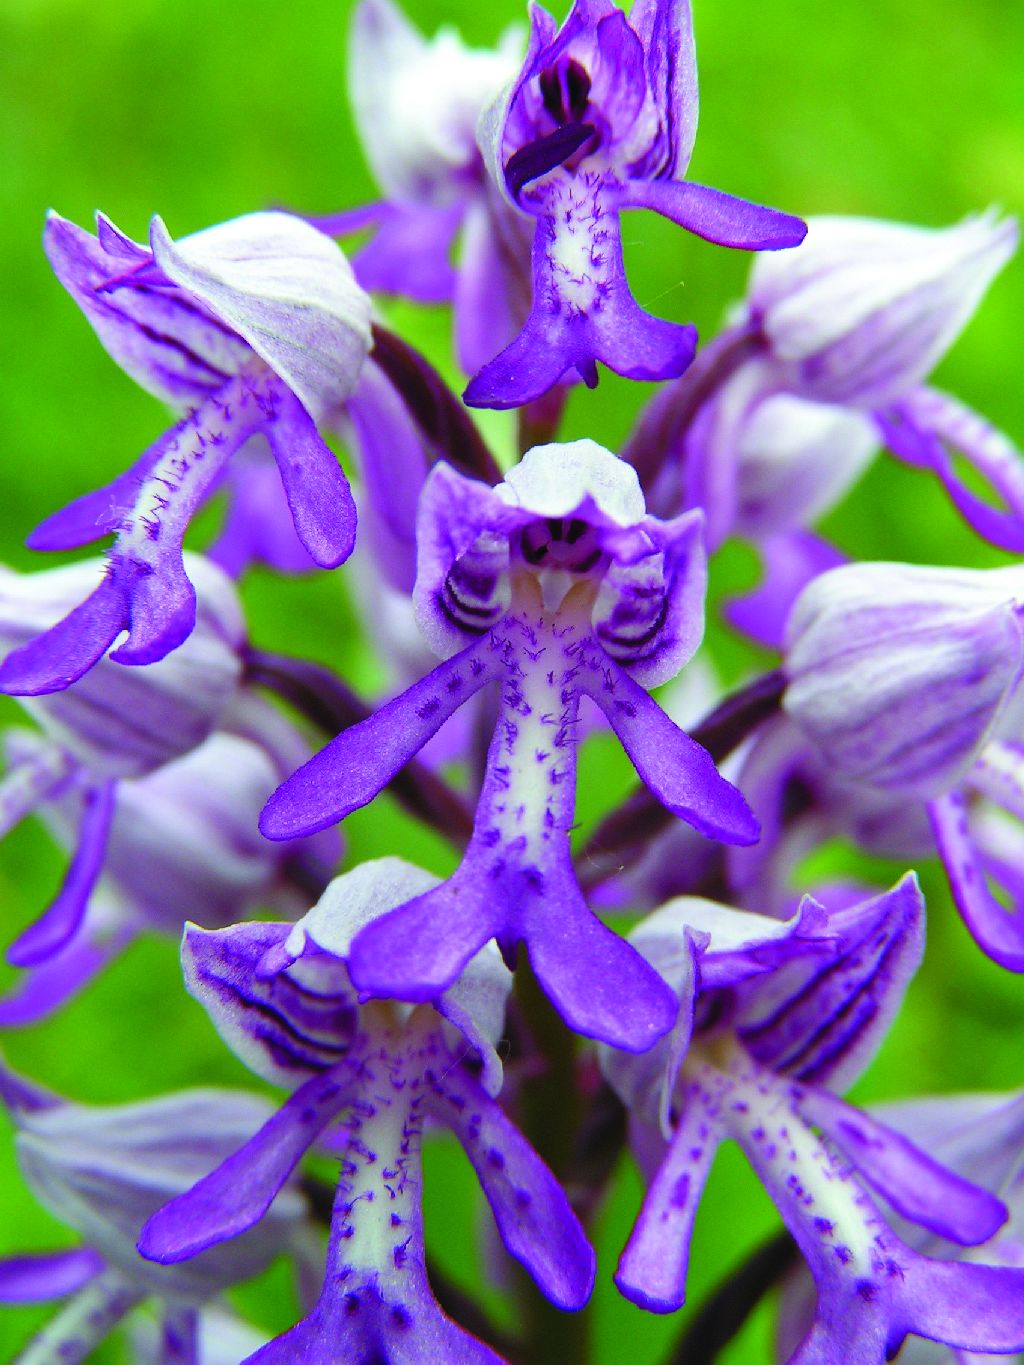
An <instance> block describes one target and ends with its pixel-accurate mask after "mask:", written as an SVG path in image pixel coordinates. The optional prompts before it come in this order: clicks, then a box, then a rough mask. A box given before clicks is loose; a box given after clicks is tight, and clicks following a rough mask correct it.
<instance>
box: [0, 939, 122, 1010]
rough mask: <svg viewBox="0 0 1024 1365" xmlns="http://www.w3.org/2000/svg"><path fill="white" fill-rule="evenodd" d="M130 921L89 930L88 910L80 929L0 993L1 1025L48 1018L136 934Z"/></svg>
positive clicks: (87, 982)
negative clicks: (62, 945) (114, 926)
mask: <svg viewBox="0 0 1024 1365" xmlns="http://www.w3.org/2000/svg"><path fill="white" fill-rule="evenodd" d="M135 933H136V930H135V929H134V928H132V927H130V926H129V925H126V924H124V925H120V926H118V927H116V928H111V929H109V930H108V929H107V928H106V927H105V926H104V927H101V928H100V929H98V930H97V932H96V933H95V934H92V933H90V929H89V919H88V914H87V916H86V923H85V926H84V928H83V930H82V932H81V933H80V934H78V935H76V936H75V937H74V938H73V939H71V940H70V942H68V943H66V944H65V946H64V947H63V948H61V949H58V951H57V952H55V953H54V954H53V956H52V957H50V958H47V960H46V961H45V962H42V963H40V965H39V966H38V967H33V968H32V969H31V970H30V971H28V972H26V973H25V975H24V976H23V977H21V979H20V980H18V981H17V982H16V983H15V985H14V986H13V987H12V988H11V989H10V990H9V991H7V993H6V994H4V995H2V996H0V1028H25V1027H27V1026H28V1025H30V1024H36V1023H38V1022H39V1021H40V1020H41V1019H46V1018H48V1017H49V1016H50V1015H51V1014H53V1013H54V1011H55V1010H58V1009H59V1008H60V1007H61V1005H63V1004H64V1003H65V1002H66V1001H68V1000H70V999H71V998H72V997H73V996H75V995H77V994H78V992H79V991H80V990H82V989H83V987H85V986H87V985H88V984H89V982H90V981H91V980H92V979H93V977H94V976H96V975H97V973H98V972H101V971H102V970H103V968H104V967H105V966H106V965H107V964H108V963H109V962H110V961H111V960H112V959H113V958H114V957H115V956H116V955H117V954H118V953H120V952H121V951H122V949H124V948H125V947H126V946H127V945H128V944H129V943H130V942H131V941H132V939H133V938H134V937H135Z"/></svg>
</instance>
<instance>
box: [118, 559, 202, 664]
mask: <svg viewBox="0 0 1024 1365" xmlns="http://www.w3.org/2000/svg"><path fill="white" fill-rule="evenodd" d="M159 560H160V563H159V568H157V569H155V570H154V571H153V572H146V571H145V569H146V568H148V566H144V565H142V564H139V563H137V562H135V561H132V560H126V561H122V560H120V559H118V558H117V557H116V556H112V557H111V561H110V571H111V577H112V578H117V579H120V580H124V579H127V580H128V583H129V585H130V586H129V587H128V588H127V590H126V596H128V597H129V598H130V602H131V608H130V610H131V624H130V626H129V629H128V638H127V640H125V642H124V643H123V644H121V645H118V647H117V648H116V649H112V650H111V651H110V657H111V660H112V661H113V662H114V663H116V664H153V663H158V662H159V661H160V660H161V659H163V658H166V656H167V655H168V654H170V653H171V651H172V650H175V649H177V648H178V646H179V645H182V644H184V642H185V641H186V640H187V639H188V637H189V636H190V635H191V634H192V631H193V630H194V629H195V624H196V590H195V588H194V587H193V585H192V582H191V580H190V578H189V577H188V575H187V574H186V572H185V561H184V558H183V556H182V552H181V548H180V546H177V545H168V546H166V547H165V550H164V552H163V553H162V554H161V555H160V556H159Z"/></svg>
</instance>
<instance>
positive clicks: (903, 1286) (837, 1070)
mask: <svg viewBox="0 0 1024 1365" xmlns="http://www.w3.org/2000/svg"><path fill="white" fill-rule="evenodd" d="M715 912H716V913H715V914H713V915H712V914H709V913H708V912H707V909H706V906H704V905H702V903H701V902H688V901H687V900H686V899H685V898H683V899H681V900H679V901H677V902H673V903H670V904H669V905H668V906H666V907H664V908H663V910H662V911H660V912H657V913H656V914H655V915H654V916H652V917H651V919H650V920H649V921H647V922H645V923H644V924H643V925H641V926H640V927H638V929H637V930H636V931H635V935H634V939H635V941H636V942H637V944H638V946H639V947H640V949H641V951H643V952H645V953H646V954H647V955H648V956H649V958H650V959H651V960H652V961H654V962H656V963H659V964H661V963H664V964H665V968H666V971H667V973H668V975H669V977H670V978H672V979H673V980H674V981H675V984H676V989H677V992H678V994H679V997H680V1001H681V1008H680V1023H679V1025H678V1026H677V1029H676V1031H675V1035H674V1036H673V1038H672V1039H671V1040H668V1041H667V1042H666V1043H662V1044H660V1045H659V1049H660V1051H661V1053H662V1058H661V1061H662V1066H661V1068H660V1074H659V1070H658V1069H655V1070H654V1079H655V1080H656V1082H657V1083H656V1084H654V1085H652V1084H651V1081H652V1059H651V1058H650V1057H642V1058H638V1059H629V1058H621V1059H617V1061H616V1063H615V1064H614V1065H613V1066H612V1068H611V1072H610V1074H611V1077H612V1080H613V1083H617V1084H618V1086H619V1088H620V1090H621V1091H622V1093H623V1094H624V1097H625V1098H626V1099H627V1100H628V1101H632V1102H634V1103H635V1104H636V1106H637V1108H638V1109H639V1110H640V1116H641V1117H647V1118H648V1119H649V1120H653V1119H656V1118H657V1117H658V1115H659V1112H660V1115H661V1117H662V1120H663V1121H664V1122H665V1123H666V1126H669V1127H670V1128H671V1137H670V1140H669V1142H668V1146H667V1148H666V1149H665V1152H664V1155H663V1157H662V1159H661V1161H660V1163H658V1165H657V1169H656V1170H655V1172H654V1174H653V1178H652V1180H651V1184H650V1188H649V1189H648V1192H647V1196H646V1198H645V1200H644V1206H643V1209H642V1211H641V1214H640V1217H639V1219H638V1221H637V1224H636V1226H635V1228H634V1230H633V1233H632V1235H631V1237H630V1240H629V1243H628V1244H627V1246H626V1248H625V1250H624V1252H623V1254H622V1258H621V1260H620V1262H619V1268H618V1271H617V1274H616V1283H617V1284H618V1286H619V1288H620V1289H621V1290H622V1292H623V1293H624V1294H626V1295H627V1297H629V1298H630V1299H632V1300H633V1301H634V1302H636V1303H639V1304H640V1305H642V1306H643V1307H645V1308H648V1309H652V1310H654V1311H656V1312H671V1311H673V1310H674V1309H676V1308H678V1307H679V1306H680V1305H681V1304H682V1303H683V1301H684V1296H685V1284H686V1270H687V1258H688V1248H689V1240H690V1235H691V1232H692V1228H693V1219H694V1215H695V1213H696V1209H697V1205H698V1203H699V1200H700V1195H701V1191H702V1189H703V1185H704V1181H705V1179H706V1177H707V1174H708V1172H709V1170H710V1168H711V1164H712V1162H713V1160H714V1155H715V1152H716V1150H717V1147H718V1144H719V1143H720V1142H721V1141H722V1140H723V1139H724V1138H727V1137H729V1138H733V1139H734V1140H735V1141H736V1142H738V1143H739V1144H740V1146H741V1147H742V1148H743V1151H744V1153H745V1154H746V1156H747V1158H748V1160H749V1161H750V1162H751V1164H752V1165H753V1167H754V1169H755V1170H756V1172H757V1174H758V1176H759V1177H760V1178H761V1180H762V1181H763V1182H764V1184H765V1186H766V1188H767V1189H768V1191H769V1193H770V1194H771V1196H772V1199H773V1201H774V1202H775V1203H776V1205H777V1207H778V1208H779V1211H780V1213H781V1214H782V1217H783V1219H784V1221H785V1223H786V1225H787V1226H788V1228H789V1230H790V1232H791V1233H792V1234H793V1237H794V1238H795V1240H796V1242H797V1245H798V1246H799V1248H800V1250H801V1252H802V1253H803V1255H804V1257H805V1258H806V1260H807V1262H808V1265H809V1268H810V1270H811V1274H812V1276H813V1278H814V1282H815V1286H816V1290H817V1309H816V1314H815V1317H814V1321H813V1325H812V1327H811V1330H810V1331H809V1332H808V1334H807V1335H806V1336H805V1337H804V1338H803V1340H802V1341H801V1342H800V1343H799V1345H798V1346H797V1349H796V1350H795V1352H794V1354H793V1355H792V1356H791V1357H790V1360H791V1361H792V1362H793V1365H811V1362H814V1365H831V1363H832V1362H834V1361H835V1360H838V1359H843V1360H845V1361H849V1362H851V1365H881V1362H882V1361H884V1360H886V1359H891V1358H892V1356H893V1355H895V1354H896V1352H897V1351H898V1350H899V1348H900V1346H901V1345H902V1343H903V1341H904V1338H905V1337H907V1336H908V1335H909V1334H916V1335H918V1336H923V1337H928V1338H931V1339H933V1340H938V1341H942V1342H945V1343H947V1344H949V1345H951V1346H955V1347H958V1348H962V1349H965V1350H978V1351H1012V1350H1019V1349H1021V1348H1022V1347H1024V1294H1022V1292H1021V1291H1022V1289H1024V1272H1022V1271H1019V1270H1014V1269H1007V1268H1005V1267H1002V1266H992V1265H982V1264H975V1263H973V1262H966V1261H964V1262H948V1261H939V1260H932V1259H930V1258H929V1257H926V1256H924V1255H922V1254H921V1253H920V1252H918V1251H916V1250H914V1249H912V1248H911V1247H910V1246H908V1245H907V1244H906V1243H905V1242H904V1241H902V1240H901V1239H900V1238H899V1237H897V1235H896V1234H895V1233H894V1232H893V1230H892V1229H891V1228H890V1227H889V1225H888V1224H887V1222H886V1221H885V1219H884V1218H883V1216H882V1214H881V1212H880V1210H879V1208H878V1206H877V1204H876V1203H875V1201H874V1199H873V1198H872V1196H871V1194H870V1193H869V1188H870V1189H873V1190H875V1191H876V1192H877V1193H878V1194H880V1195H881V1196H882V1197H883V1198H884V1199H885V1200H886V1201H887V1203H888V1204H889V1205H890V1206H891V1207H892V1208H893V1209H895V1210H896V1212H897V1213H899V1214H900V1215H902V1217H904V1218H906V1219H909V1220H910V1221H912V1222H915V1223H918V1224H920V1225H922V1226H924V1227H927V1228H929V1229H931V1230H932V1231H934V1232H937V1233H938V1234H939V1235H941V1236H943V1237H945V1238H947V1239H949V1240H952V1241H955V1242H957V1243H959V1244H960V1245H968V1246H974V1245H977V1244H979V1243H981V1242H984V1241H986V1240H987V1239H988V1238H989V1237H991V1236H992V1235H993V1234H994V1233H995V1232H996V1230H997V1229H998V1228H999V1226H1000V1225H1001V1224H1002V1223H1003V1222H1004V1221H1005V1219H1006V1216H1007V1211H1006V1207H1005V1205H1004V1204H1003V1203H1002V1201H1001V1200H999V1199H997V1198H996V1197H995V1196H993V1195H992V1194H990V1193H989V1192H988V1191H987V1190H984V1189H982V1188H980V1187H979V1186H977V1185H975V1184H973V1183H971V1182H970V1181H969V1180H965V1179H964V1178H962V1177H961V1176H958V1175H956V1174H955V1173H954V1172H953V1171H951V1170H948V1169H947V1168H946V1167H944V1166H942V1165H940V1164H939V1162H937V1161H936V1160H934V1159H933V1157H932V1156H930V1155H928V1154H927V1153H926V1152H925V1151H923V1150H921V1149H920V1148H918V1147H915V1146H914V1145H913V1144H912V1143H911V1142H910V1141H908V1140H907V1139H906V1138H905V1137H903V1136H902V1134H900V1133H898V1132H896V1131H895V1130H894V1129H891V1128H888V1127H887V1126H886V1125H885V1124H883V1123H882V1122H880V1121H879V1120H877V1119H875V1118H873V1117H870V1116H869V1115H867V1114H865V1113H862V1112H860V1111H858V1110H856V1109H853V1108H851V1107H850V1106H848V1105H846V1104H844V1103H843V1102H842V1101H841V1100H839V1099H838V1098H837V1097H836V1096H835V1095H834V1094H833V1093H832V1090H833V1089H839V1088H844V1087H845V1086H847V1085H848V1084H850V1083H851V1082H852V1080H853V1079H855V1077H856V1076H857V1075H859V1074H860V1073H861V1072H862V1071H863V1069H864V1067H865V1066H866V1065H867V1064H868V1062H869V1061H870V1060H871V1058H872V1056H873V1055H874V1053H875V1051H876V1050H877V1048H878V1046H879V1044H880V1042H881V1040H882V1038H883V1036H884V1033H885V1030H886V1028H887V1026H888V1023H889V1022H890V1020H891V1018H892V1016H893V1014H894V1012H895V1010H896V1008H897V1007H898V1005H899V1002H900V999H901V997H902V994H903V991H904V990H905V987H906V984H907V982H908V980H909V979H910V977H911V976H912V975H913V972H914V970H915V969H916V967H917V964H918V962H919V961H920V957H921V952H922V949H923V923H924V921H923V903H922V899H921V895H920V891H919V890H918V887H917V883H916V879H915V878H914V877H913V875H908V876H907V877H905V878H904V879H903V881H902V882H900V883H899V884H898V885H897V886H896V887H894V888H893V890H892V891H890V892H887V893H885V894H883V895H881V896H878V897H876V898H874V899H873V900H870V901H867V902H864V903H861V904H857V905H852V906H849V907H846V908H843V909H840V910H838V911H836V912H834V913H832V914H826V913H825V912H824V911H823V909H822V907H820V906H815V905H814V904H813V903H811V904H808V903H806V902H805V904H804V905H803V906H802V907H801V910H800V911H799V912H798V914H797V915H796V916H794V918H793V920H792V921H791V926H792V929H791V933H790V934H789V936H788V937H787V936H784V935H780V933H779V925H778V923H777V922H773V921H764V923H763V927H761V928H757V927H755V925H754V923H753V921H755V920H756V919H757V918H758V917H757V916H751V915H742V916H741V917H740V918H739V919H737V918H736V912H731V911H729V909H728V908H727V907H722V906H719V907H715ZM819 917H820V918H819ZM691 921H692V922H691ZM638 1082H639V1084H638ZM645 1110H646V1113H645Z"/></svg>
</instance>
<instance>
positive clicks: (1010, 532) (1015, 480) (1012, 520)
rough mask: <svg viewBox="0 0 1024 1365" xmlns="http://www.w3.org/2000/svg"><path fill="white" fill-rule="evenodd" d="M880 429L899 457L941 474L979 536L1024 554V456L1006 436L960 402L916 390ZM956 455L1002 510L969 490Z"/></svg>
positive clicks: (887, 416) (881, 421) (884, 418)
mask: <svg viewBox="0 0 1024 1365" xmlns="http://www.w3.org/2000/svg"><path fill="white" fill-rule="evenodd" d="M879 424H880V426H881V428H882V430H883V432H884V433H885V435H886V438H887V439H888V440H889V442H890V446H891V449H892V451H893V454H894V455H896V456H897V457H899V458H902V459H906V460H907V461H908V462H909V463H911V464H922V465H924V466H925V467H926V468H931V469H932V470H933V471H934V472H935V473H936V474H937V475H938V477H939V478H940V479H941V480H942V483H943V485H944V486H945V488H946V491H947V492H948V493H949V496H950V498H951V499H952V501H953V505H954V506H955V507H956V509H957V511H958V512H959V513H960V514H961V516H962V517H963V518H964V520H965V521H966V522H967V523H968V524H969V525H970V526H972V527H973V528H974V530H975V531H977V532H978V533H979V535H982V536H984V537H985V539H986V540H989V541H991V542H992V544H993V545H998V546H1000V547H1001V548H1002V549H1004V550H1009V551H1010V552H1011V553H1014V554H1020V553H1021V551H1022V550H1024V456H1022V454H1021V452H1020V451H1019V450H1018V449H1017V448H1016V446H1015V445H1014V444H1013V442H1012V441H1011V440H1010V439H1009V438H1008V437H1007V436H1005V435H1004V434H1003V433H1002V432H1001V431H999V430H997V428H995V427H994V426H992V425H991V424H990V423H989V422H986V421H985V419H984V418H983V417H980V416H979V415H978V414H977V413H976V412H972V411H971V409H970V408H968V407H965V406H964V404H962V403H960V402H958V401H957V400H956V399H955V398H951V397H950V396H949V395H948V394H945V393H940V392H938V391H937V390H935V389H929V388H923V389H916V390H913V391H912V392H911V393H910V394H909V395H908V396H907V397H906V398H905V399H904V400H903V402H902V403H900V404H898V405H897V407H896V408H895V409H893V410H892V411H891V412H889V413H883V414H881V415H880V417H879ZM953 451H955V452H957V453H958V454H959V455H960V456H961V457H962V458H963V459H965V460H966V461H967V463H968V465H969V466H970V467H971V469H972V470H974V471H975V472H976V474H978V475H979V476H980V477H981V478H982V479H983V480H984V481H985V484H986V485H987V487H988V489H989V490H990V491H991V492H992V493H994V494H995V496H996V498H997V499H998V504H999V505H997V506H995V507H993V506H992V503H991V502H990V501H986V500H985V499H984V498H981V497H979V496H978V494H977V493H976V492H975V491H974V490H973V489H972V488H970V487H968V485H967V484H966V483H965V482H964V480H963V478H962V477H961V476H960V474H959V472H958V469H957V465H956V463H955V462H954V459H953V454H952V452H953Z"/></svg>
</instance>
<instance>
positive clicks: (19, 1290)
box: [0, 1247, 103, 1303]
mask: <svg viewBox="0 0 1024 1365" xmlns="http://www.w3.org/2000/svg"><path fill="white" fill-rule="evenodd" d="M102 1269H103V1257H102V1256H101V1255H100V1254H99V1252H97V1251H93V1250H92V1248H91V1247H75V1248H74V1249H73V1250H71V1251H55V1252H52V1253H51V1254H48V1255H47V1254H43V1255H37V1256H12V1257H10V1258H9V1259H7V1260H4V1261H0V1303H43V1302H45V1301H46V1300H47V1299H60V1298H63V1297H64V1295H65V1294H73V1293H74V1292H75V1290H76V1289H81V1288H82V1286H83V1285H85V1284H88V1283H89V1281H90V1280H91V1279H93V1278H94V1277H95V1276H97V1275H98V1274H99V1273H100V1271H101V1270H102Z"/></svg>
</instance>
